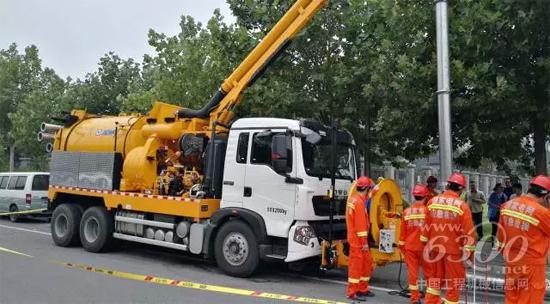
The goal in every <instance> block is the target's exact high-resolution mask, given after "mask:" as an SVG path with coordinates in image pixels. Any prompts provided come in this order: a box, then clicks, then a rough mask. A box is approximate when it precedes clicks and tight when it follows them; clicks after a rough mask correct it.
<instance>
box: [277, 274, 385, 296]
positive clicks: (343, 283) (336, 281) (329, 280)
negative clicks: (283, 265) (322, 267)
mask: <svg viewBox="0 0 550 304" xmlns="http://www.w3.org/2000/svg"><path fill="white" fill-rule="evenodd" d="M285 275H288V276H293V277H296V278H303V279H307V280H311V281H318V282H324V283H332V284H340V285H348V282H346V281H340V280H333V279H322V278H316V277H310V276H305V275H299V274H296V275H295V274H285ZM369 289H372V290H378V291H386V292H390V291H395V289H390V288H384V287H377V286H372V285H370V284H369Z"/></svg>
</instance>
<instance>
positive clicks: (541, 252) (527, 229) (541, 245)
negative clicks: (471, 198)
mask: <svg viewBox="0 0 550 304" xmlns="http://www.w3.org/2000/svg"><path fill="white" fill-rule="evenodd" d="M549 208H550V177H548V176H544V175H539V176H536V177H535V178H533V179H532V180H531V182H530V184H529V188H528V190H527V194H526V195H522V196H519V197H516V198H514V199H512V200H510V201H508V202H506V203H505V204H504V205H503V206H502V208H501V211H500V219H499V229H498V232H497V243H496V245H497V248H498V249H499V250H501V251H502V254H503V256H504V260H505V262H506V267H505V277H506V279H505V284H504V288H505V294H506V298H505V303H529V304H539V303H543V301H544V294H545V290H546V283H545V279H546V270H545V268H546V267H545V265H546V259H547V258H548V246H549V243H550V209H549Z"/></svg>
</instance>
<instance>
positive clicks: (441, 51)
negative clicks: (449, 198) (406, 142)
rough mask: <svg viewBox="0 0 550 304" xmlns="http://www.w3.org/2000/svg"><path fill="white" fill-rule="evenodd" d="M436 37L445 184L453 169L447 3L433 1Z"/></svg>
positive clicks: (441, 160)
mask: <svg viewBox="0 0 550 304" xmlns="http://www.w3.org/2000/svg"><path fill="white" fill-rule="evenodd" d="M435 16H436V35H437V38H436V39H437V92H436V93H437V107H438V114H439V115H438V117H439V162H440V166H441V170H440V171H439V175H440V182H441V183H445V182H446V180H447V178H448V177H449V175H451V172H452V167H453V159H452V155H453V149H452V138H451V105H450V93H451V92H450V91H451V86H450V76H449V39H448V31H449V29H448V23H447V1H446V0H436V1H435Z"/></svg>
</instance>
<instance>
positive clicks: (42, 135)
mask: <svg viewBox="0 0 550 304" xmlns="http://www.w3.org/2000/svg"><path fill="white" fill-rule="evenodd" d="M54 138H55V135H54V134H50V133H42V132H39V133H38V141H44V140H53V139H54Z"/></svg>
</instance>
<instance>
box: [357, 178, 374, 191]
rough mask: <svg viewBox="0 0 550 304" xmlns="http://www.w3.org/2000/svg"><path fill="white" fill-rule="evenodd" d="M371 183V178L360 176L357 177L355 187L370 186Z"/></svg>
mask: <svg viewBox="0 0 550 304" xmlns="http://www.w3.org/2000/svg"><path fill="white" fill-rule="evenodd" d="M372 184H373V182H372V179H370V178H369V177H367V176H361V177H360V178H358V179H357V183H356V184H355V186H357V188H368V187H371V186H372Z"/></svg>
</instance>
